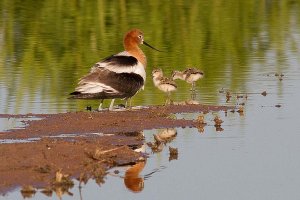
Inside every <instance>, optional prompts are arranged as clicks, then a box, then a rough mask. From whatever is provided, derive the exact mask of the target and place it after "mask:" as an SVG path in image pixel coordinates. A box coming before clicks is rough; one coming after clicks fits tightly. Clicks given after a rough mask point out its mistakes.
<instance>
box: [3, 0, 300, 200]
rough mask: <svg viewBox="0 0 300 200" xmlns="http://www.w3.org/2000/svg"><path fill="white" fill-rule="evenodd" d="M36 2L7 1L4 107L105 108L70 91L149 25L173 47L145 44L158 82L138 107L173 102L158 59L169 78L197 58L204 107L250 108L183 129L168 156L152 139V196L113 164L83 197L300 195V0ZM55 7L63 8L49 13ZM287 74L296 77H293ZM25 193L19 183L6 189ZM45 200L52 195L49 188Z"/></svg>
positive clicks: (177, 96)
mask: <svg viewBox="0 0 300 200" xmlns="http://www.w3.org/2000/svg"><path fill="white" fill-rule="evenodd" d="M54 2H55V3H54ZM26 4H28V5H22V6H21V5H18V4H13V3H11V1H3V2H2V3H1V6H0V10H1V15H2V16H3V17H2V18H1V19H0V20H1V21H0V36H1V37H0V46H1V48H0V58H1V59H0V113H11V114H17V113H56V112H66V111H75V110H84V109H85V107H86V106H87V105H92V106H93V108H96V107H97V106H98V105H97V104H98V102H95V101H71V100H68V99H67V97H68V93H70V92H72V90H73V89H74V87H75V85H76V82H77V79H78V78H80V77H81V76H83V75H84V74H85V73H87V72H88V70H89V68H90V66H92V65H93V63H95V62H96V61H98V60H99V59H101V58H103V57H106V56H107V55H110V54H113V53H116V52H118V51H121V50H122V43H121V42H122V37H123V33H124V32H126V31H127V30H128V29H129V28H131V27H139V28H140V29H142V30H143V31H144V33H145V38H146V41H147V42H149V43H150V44H152V45H153V46H155V47H157V48H160V49H161V50H163V51H166V53H159V52H154V51H151V50H149V49H146V47H145V48H144V47H142V48H143V50H144V51H145V53H146V54H147V57H148V63H149V64H148V69H147V79H148V80H147V83H146V87H145V90H144V91H143V92H141V93H140V94H138V95H137V96H136V97H135V98H134V104H136V105H149V104H151V105H153V104H162V103H163V102H164V95H163V94H162V93H161V92H160V91H158V90H157V89H155V88H154V86H153V84H152V82H151V77H150V73H151V70H152V68H153V67H154V66H159V67H162V68H163V69H164V71H165V72H166V74H169V73H170V72H171V71H172V70H173V69H184V68H185V66H197V67H199V68H201V69H202V70H203V71H204V73H205V77H204V79H203V80H201V81H199V83H197V91H198V93H197V97H196V100H197V101H199V102H201V103H206V104H221V105H223V104H225V105H236V104H238V103H245V106H244V109H245V110H244V113H243V115H241V114H239V113H231V112H228V113H227V116H226V115H225V113H224V112H219V113H208V114H206V115H205V120H206V121H207V123H208V125H207V126H205V127H204V132H202V133H200V132H199V130H197V129H195V128H178V129H177V132H178V134H177V137H176V138H175V139H174V140H173V141H172V142H171V143H168V144H167V146H166V147H165V148H164V149H163V151H162V152H160V153H155V154H152V153H151V149H149V148H148V147H147V149H146V152H148V153H149V154H150V157H149V158H148V160H147V163H146V165H145V167H144V169H143V171H142V172H141V174H140V177H141V178H144V179H145V180H144V188H143V189H142V190H141V191H140V192H138V193H134V192H132V191H131V190H130V189H128V188H127V187H126V186H125V185H124V179H123V178H122V176H124V174H125V171H126V169H124V168H120V169H119V168H118V170H120V174H118V176H116V175H115V174H114V170H115V169H112V170H111V175H108V176H107V178H106V180H105V183H104V184H103V185H101V186H98V185H97V184H96V183H94V182H93V181H89V182H88V184H87V185H84V186H83V187H82V190H81V197H82V199H95V198H110V199H121V198H122V199H167V198H170V197H172V199H183V198H195V197H197V198H203V199H217V198H222V199H299V198H300V195H299V192H298V186H299V185H300V160H299V158H298V152H299V150H300V146H299V145H298V141H299V139H300V134H299V133H300V123H299V115H300V105H299V99H300V93H299V91H300V57H299V55H300V24H299V22H300V13H299V10H300V4H299V2H298V1H272V2H270V1H261V2H260V3H257V2H256V1H251V0H249V1H243V2H239V3H236V2H235V3H233V2H228V1H211V3H207V2H206V1H203V2H202V1H189V2H182V1H174V3H166V4H163V3H160V2H159V1H151V2H148V3H145V4H139V3H136V2H135V1H129V2H127V3H126V5H124V4H122V3H120V2H118V3H115V2H111V3H110V4H109V3H108V2H106V1H101V2H99V4H96V3H91V2H79V3H78V4H75V3H70V2H67V1H66V2H60V3H58V2H56V1H44V3H40V4H41V5H36V6H37V7H33V6H32V5H35V4H34V3H32V5H31V4H30V3H29V2H27V3H26ZM64 6H68V7H69V8H70V9H69V10H64V9H62V8H63V7H64ZM32 9H36V12H32ZM94 9H96V11H95V10H94ZM145 10H149V12H145ZM160 10H161V11H163V12H159V11H160ZM92 11H93V12H92ZM53 12H56V15H51V14H49V13H53ZM119 19H120V20H119ZM275 73H279V74H280V73H282V74H283V75H284V76H283V77H282V80H281V81H280V80H279V77H278V76H275ZM189 88H190V86H189V85H188V84H186V83H183V82H180V81H178V91H177V92H176V93H174V94H173V95H172V97H173V100H174V101H184V100H187V99H189V98H190V93H189ZM222 88H224V90H225V91H227V90H228V91H230V92H231V93H232V97H231V99H230V101H229V102H226V95H225V93H219V91H220V90H222ZM263 91H266V92H267V95H266V96H263V95H261V93H262V92H263ZM234 93H241V94H242V95H244V96H245V94H246V93H247V96H248V98H247V99H245V98H240V99H237V98H236V95H237V94H234ZM119 102H122V101H119ZM279 106H280V107H279ZM198 115H199V113H194V114H178V115H176V116H177V117H178V118H181V117H184V118H189V119H195V118H196V117H197V116H198ZM216 115H219V116H220V117H221V119H222V120H224V123H223V124H222V126H221V127H222V128H223V131H216V128H215V127H214V122H213V118H214V117H215V116H216ZM1 120H3V119H1ZM4 120H5V119H4ZM2 122H3V121H1V125H0V129H5V127H7V126H8V125H7V123H6V122H4V123H2ZM156 132H157V130H145V131H144V134H145V137H146V141H147V142H148V141H153V136H152V134H153V133H156ZM168 146H172V147H176V148H178V151H179V155H178V159H177V160H172V161H169V152H168ZM77 186H78V184H77V185H75V186H74V188H73V189H72V190H71V192H72V193H73V196H70V195H68V194H64V195H63V196H62V199H80V193H79V189H78V187H77ZM53 197H55V198H57V199H58V197H57V196H56V195H55V194H54V195H53ZM21 198H22V196H21V193H20V192H19V189H16V190H15V191H12V192H9V193H7V194H5V195H4V196H0V199H21ZM33 199H49V197H46V196H45V195H44V194H42V193H40V192H38V193H37V194H36V195H35V196H34V198H33Z"/></svg>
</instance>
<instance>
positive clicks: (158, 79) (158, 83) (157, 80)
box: [152, 69, 177, 104]
mask: <svg viewBox="0 0 300 200" xmlns="http://www.w3.org/2000/svg"><path fill="white" fill-rule="evenodd" d="M152 77H153V83H154V85H155V87H157V88H158V89H160V90H161V91H163V92H165V93H167V99H166V103H165V104H167V103H168V102H169V103H170V95H171V92H173V91H175V90H176V89H177V85H176V83H175V82H174V81H173V80H172V79H169V78H167V77H164V76H163V72H162V70H161V69H154V70H153V71H152Z"/></svg>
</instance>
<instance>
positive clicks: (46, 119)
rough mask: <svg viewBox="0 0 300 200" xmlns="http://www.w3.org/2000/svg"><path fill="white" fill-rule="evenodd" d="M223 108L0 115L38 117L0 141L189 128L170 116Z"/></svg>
mask: <svg viewBox="0 0 300 200" xmlns="http://www.w3.org/2000/svg"><path fill="white" fill-rule="evenodd" d="M233 108H234V107H227V106H207V105H170V106H151V107H149V108H145V109H139V110H130V111H114V112H109V111H103V112H70V113H59V114H49V115H44V114H42V115H40V114H36V115H34V114H29V115H9V116H7V115H0V117H6V118H7V117H14V118H15V117H23V118H26V117H32V118H34V117H40V118H42V119H41V120H32V121H30V120H29V121H27V122H26V123H27V127H26V128H25V129H13V130H9V131H5V132H0V139H8V138H11V139H20V138H29V137H32V138H33V137H43V136H57V135H61V134H86V133H100V132H101V133H115V132H131V131H136V130H145V129H153V128H171V127H186V126H193V125H194V121H193V120H185V119H173V118H170V117H169V115H170V114H171V113H184V112H186V113H188V112H189V113H191V112H204V113H205V112H209V111H220V110H227V109H233Z"/></svg>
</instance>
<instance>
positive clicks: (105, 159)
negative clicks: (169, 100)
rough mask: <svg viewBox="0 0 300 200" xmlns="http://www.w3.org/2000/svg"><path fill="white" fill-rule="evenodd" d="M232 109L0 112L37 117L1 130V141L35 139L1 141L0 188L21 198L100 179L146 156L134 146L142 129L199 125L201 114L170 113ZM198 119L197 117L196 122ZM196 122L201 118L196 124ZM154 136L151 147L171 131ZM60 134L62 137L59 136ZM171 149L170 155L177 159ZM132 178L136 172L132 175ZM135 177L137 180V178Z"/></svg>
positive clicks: (141, 140)
mask: <svg viewBox="0 0 300 200" xmlns="http://www.w3.org/2000/svg"><path fill="white" fill-rule="evenodd" d="M233 109H236V108H234V107H226V106H208V105H170V106H152V107H149V108H143V109H137V110H135V109H133V110H127V111H114V112H109V111H103V112H89V111H87V112H70V113H59V114H49V115H48V114H27V115H4V114H2V115H0V117H1V118H26V119H28V118H32V119H34V118H41V120H28V121H25V122H24V123H26V126H25V128H21V129H20V128H18V129H11V130H6V131H2V132H0V140H1V141H4V140H7V141H10V140H11V141H14V140H15V139H22V140H25V141H26V140H28V139H30V138H37V141H35V142H28V143H13V142H12V143H6V144H0V156H1V160H2V162H0V180H3V181H1V182H0V193H1V194H5V193H6V192H8V191H10V190H12V189H14V188H15V187H22V190H21V193H22V195H23V196H24V197H30V196H32V195H34V194H35V192H36V189H39V190H42V192H43V193H44V194H45V195H47V196H48V195H49V196H51V195H52V193H56V194H57V195H58V196H59V194H62V193H68V190H69V189H70V188H72V187H73V185H74V184H73V181H72V180H74V179H77V180H79V181H80V182H82V183H86V182H87V180H89V179H94V180H95V181H96V182H97V183H98V184H102V183H104V182H105V176H106V174H107V170H108V169H110V168H112V167H115V166H123V165H137V166H138V165H141V163H140V162H145V160H146V157H147V155H145V154H144V153H141V152H138V151H135V150H136V149H137V148H140V147H141V146H142V145H143V144H144V143H146V142H145V141H144V137H143V130H146V129H156V128H174V127H198V128H199V124H200V125H201V124H202V123H203V124H204V122H202V121H201V117H200V119H194V120H186V119H176V118H175V117H173V116H172V114H174V113H190V112H195V113H208V112H211V111H221V110H224V111H227V110H233ZM199 120H200V121H199ZM200 122H201V123H200ZM170 130H172V129H167V131H165V132H162V133H159V134H157V135H155V136H154V142H153V143H152V144H149V143H148V145H152V149H153V151H159V150H160V147H161V144H165V143H166V142H169V141H170V140H172V138H173V137H175V136H176V134H177V133H175V132H174V131H170ZM62 135H64V136H63V137H61V136H62ZM177 156H178V151H177V149H174V148H170V160H173V159H177ZM135 178H136V177H135ZM137 180H138V179H137ZM125 181H126V182H128V183H129V182H130V181H131V180H125Z"/></svg>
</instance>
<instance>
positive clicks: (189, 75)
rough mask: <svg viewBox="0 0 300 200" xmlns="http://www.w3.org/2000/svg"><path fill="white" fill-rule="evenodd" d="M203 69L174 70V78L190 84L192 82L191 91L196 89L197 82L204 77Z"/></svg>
mask: <svg viewBox="0 0 300 200" xmlns="http://www.w3.org/2000/svg"><path fill="white" fill-rule="evenodd" d="M203 76H204V73H203V71H201V70H199V69H196V68H188V69H186V70H184V71H173V73H172V79H173V80H176V79H181V80H184V81H186V82H187V83H189V84H192V88H191V91H195V82H196V81H198V80H199V79H201V78H203Z"/></svg>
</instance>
